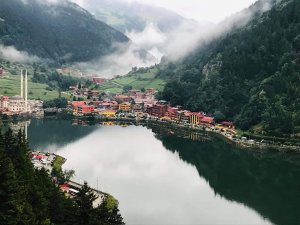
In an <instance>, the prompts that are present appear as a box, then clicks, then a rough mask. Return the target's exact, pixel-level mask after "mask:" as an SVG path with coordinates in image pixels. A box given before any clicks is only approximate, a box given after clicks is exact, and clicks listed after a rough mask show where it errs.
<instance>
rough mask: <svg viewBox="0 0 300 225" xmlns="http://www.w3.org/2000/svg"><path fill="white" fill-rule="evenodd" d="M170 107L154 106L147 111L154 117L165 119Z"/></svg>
mask: <svg viewBox="0 0 300 225" xmlns="http://www.w3.org/2000/svg"><path fill="white" fill-rule="evenodd" d="M167 109H168V106H167V105H165V104H160V103H157V104H154V105H153V106H152V107H150V108H148V109H147V112H148V113H149V114H150V115H152V116H156V117H159V118H161V117H164V116H165V113H166V112H167Z"/></svg>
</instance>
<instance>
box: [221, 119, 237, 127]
mask: <svg viewBox="0 0 300 225" xmlns="http://www.w3.org/2000/svg"><path fill="white" fill-rule="evenodd" d="M220 124H222V125H223V126H225V127H228V128H229V129H235V125H234V123H233V122H230V121H223V122H221V123H220Z"/></svg>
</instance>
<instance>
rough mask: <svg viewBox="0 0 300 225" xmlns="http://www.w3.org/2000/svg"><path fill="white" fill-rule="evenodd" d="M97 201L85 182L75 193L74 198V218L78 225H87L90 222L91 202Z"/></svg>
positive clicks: (92, 209) (92, 211)
mask: <svg viewBox="0 0 300 225" xmlns="http://www.w3.org/2000/svg"><path fill="white" fill-rule="evenodd" d="M96 199H97V197H96V195H95V194H94V192H93V190H92V189H91V188H90V187H89V186H88V184H87V182H84V185H83V186H82V188H81V189H80V191H79V192H78V193H77V195H76V197H75V199H74V200H75V205H76V207H77V211H76V218H77V224H78V225H89V224H91V221H92V214H93V213H94V208H93V202H94V201H95V200H96Z"/></svg>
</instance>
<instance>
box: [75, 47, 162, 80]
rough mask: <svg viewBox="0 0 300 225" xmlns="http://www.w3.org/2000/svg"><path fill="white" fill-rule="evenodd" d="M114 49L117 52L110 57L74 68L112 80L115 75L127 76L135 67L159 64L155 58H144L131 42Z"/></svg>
mask: <svg viewBox="0 0 300 225" xmlns="http://www.w3.org/2000/svg"><path fill="white" fill-rule="evenodd" d="M114 47H115V48H116V49H117V50H116V51H115V52H114V53H112V54H110V55H107V56H104V57H101V58H98V59H95V60H92V61H90V62H81V63H76V64H75V65H74V66H75V67H77V68H79V69H81V70H83V71H85V72H86V73H88V74H90V75H97V76H101V77H103V78H112V77H113V76H115V75H124V74H127V73H128V72H129V71H130V70H131V69H132V67H135V66H138V67H146V66H150V65H153V64H155V63H159V61H158V60H157V59H156V58H155V57H153V56H151V55H149V54H148V55H147V54H146V55H144V56H142V55H143V53H142V52H141V49H140V48H139V47H138V46H137V45H135V44H133V43H131V42H130V43H127V44H120V43H117V44H115V46H114ZM145 53H146V52H145Z"/></svg>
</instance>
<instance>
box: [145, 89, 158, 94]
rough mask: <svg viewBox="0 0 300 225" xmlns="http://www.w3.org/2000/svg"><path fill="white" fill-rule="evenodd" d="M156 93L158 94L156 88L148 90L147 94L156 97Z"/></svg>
mask: <svg viewBox="0 0 300 225" xmlns="http://www.w3.org/2000/svg"><path fill="white" fill-rule="evenodd" d="M155 92H156V90H155V89H154V88H148V89H147V90H146V94H150V95H154V94H155Z"/></svg>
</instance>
